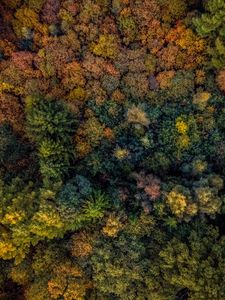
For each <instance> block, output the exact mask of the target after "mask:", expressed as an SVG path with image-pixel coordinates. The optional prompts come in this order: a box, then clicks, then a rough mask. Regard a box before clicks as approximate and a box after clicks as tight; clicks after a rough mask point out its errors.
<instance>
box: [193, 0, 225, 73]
mask: <svg viewBox="0 0 225 300" xmlns="http://www.w3.org/2000/svg"><path fill="white" fill-rule="evenodd" d="M205 8H206V12H205V13H203V14H202V15H201V16H200V17H199V18H195V19H194V20H193V22H194V25H195V26H196V30H197V32H198V34H199V35H201V36H202V37H209V40H210V41H211V43H210V47H209V51H208V52H209V55H210V56H211V65H212V66H213V67H214V68H216V69H222V68H224V67H225V64H224V57H225V46H224V42H225V27H224V17H225V2H224V1H223V0H209V1H206V5H205Z"/></svg>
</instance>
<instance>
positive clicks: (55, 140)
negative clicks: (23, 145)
mask: <svg viewBox="0 0 225 300" xmlns="http://www.w3.org/2000/svg"><path fill="white" fill-rule="evenodd" d="M74 126H75V118H74V116H73V115H72V113H70V112H69V111H68V110H67V108H66V107H65V106H64V105H63V104H62V103H60V102H53V101H47V100H43V99H38V98H32V97H30V98H28V99H27V131H28V133H29V136H30V137H31V138H32V139H33V140H34V141H35V142H36V143H37V144H38V154H39V158H40V171H41V174H42V176H43V178H44V180H45V183H46V184H49V183H50V182H51V181H52V180H53V181H60V179H61V178H62V177H63V175H65V174H66V173H67V172H68V168H69V166H70V161H71V159H72V158H73V146H72V139H73V133H74V130H75V129H74Z"/></svg>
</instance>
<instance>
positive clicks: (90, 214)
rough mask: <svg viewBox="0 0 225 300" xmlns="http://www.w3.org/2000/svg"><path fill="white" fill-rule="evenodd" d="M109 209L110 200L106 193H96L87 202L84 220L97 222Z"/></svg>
mask: <svg viewBox="0 0 225 300" xmlns="http://www.w3.org/2000/svg"><path fill="white" fill-rule="evenodd" d="M108 207H109V199H108V196H107V195H106V194H105V193H102V192H101V191H96V192H94V193H93V195H92V196H91V197H90V198H89V199H88V200H87V201H86V202H85V205H84V207H83V211H84V218H85V219H87V220H90V221H96V220H98V219H101V218H102V217H103V216H104V212H105V209H106V208H108Z"/></svg>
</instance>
